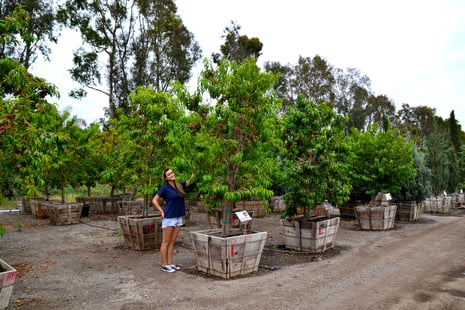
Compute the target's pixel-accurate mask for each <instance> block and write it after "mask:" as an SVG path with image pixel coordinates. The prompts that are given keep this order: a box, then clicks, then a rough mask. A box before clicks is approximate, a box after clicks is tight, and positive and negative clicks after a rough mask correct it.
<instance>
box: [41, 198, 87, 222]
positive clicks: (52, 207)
mask: <svg viewBox="0 0 465 310" xmlns="http://www.w3.org/2000/svg"><path fill="white" fill-rule="evenodd" d="M82 206H83V204H82V203H68V204H53V203H51V204H48V206H47V212H48V216H49V217H50V224H52V225H71V224H79V223H80V219H81V212H82Z"/></svg>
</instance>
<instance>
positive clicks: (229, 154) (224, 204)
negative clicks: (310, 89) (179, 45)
mask: <svg viewBox="0 0 465 310" xmlns="http://www.w3.org/2000/svg"><path fill="white" fill-rule="evenodd" d="M204 65H205V67H204V70H203V72H202V75H201V79H200V81H199V93H200V94H204V92H208V95H209V97H210V98H211V99H212V100H215V102H214V104H213V105H210V106H212V108H211V109H209V111H208V113H203V115H204V118H203V120H202V126H201V128H200V129H198V132H197V138H196V139H197V140H196V141H197V147H201V148H202V152H197V154H198V155H199V156H205V155H206V154H208V155H209V158H204V157H202V159H203V161H204V163H203V165H205V163H206V162H207V163H208V166H209V168H208V170H205V172H206V173H205V174H204V175H203V178H202V179H201V180H199V181H198V184H197V186H198V187H199V190H200V192H201V195H202V196H203V197H204V199H203V202H204V203H205V204H206V205H208V207H209V208H210V209H213V208H221V209H222V211H223V212H222V223H221V224H222V225H221V228H217V229H210V230H204V231H194V232H192V233H191V240H192V245H193V248H194V251H195V254H196V258H197V268H198V269H199V270H200V271H203V272H205V273H208V274H211V275H215V276H219V277H222V278H231V277H234V276H238V275H244V274H249V273H252V272H255V271H257V270H258V265H259V262H260V258H261V253H262V250H263V247H264V244H265V241H266V235H267V232H254V231H241V230H235V229H232V215H233V214H232V212H233V209H234V203H235V202H237V201H240V200H244V199H250V198H258V199H263V200H266V199H269V198H271V197H272V195H273V192H272V191H271V190H270V189H269V188H270V187H271V184H272V182H271V176H272V174H273V171H274V170H275V169H276V165H277V162H276V158H277V156H276V155H277V154H276V149H279V148H280V139H279V135H278V133H279V132H278V130H277V129H279V126H277V125H278V121H277V110H278V108H279V100H278V98H277V97H276V96H275V95H274V94H273V93H272V92H271V90H272V88H273V86H274V84H275V82H276V79H277V77H276V76H274V75H273V74H270V73H265V72H261V71H260V69H259V67H258V66H257V65H256V63H255V60H254V59H252V58H250V59H247V60H245V61H244V62H242V63H240V64H238V63H236V62H234V61H229V60H227V59H223V60H222V61H221V63H219V64H218V65H217V66H216V67H215V66H214V64H213V63H212V62H211V61H208V60H205V62H204ZM197 96H200V97H202V95H197ZM207 106H208V105H206V106H204V107H203V108H204V109H205V107H207ZM201 108H202V107H200V108H198V109H201ZM193 130H196V129H193ZM194 156H195V155H194ZM205 161H206V162H205Z"/></svg>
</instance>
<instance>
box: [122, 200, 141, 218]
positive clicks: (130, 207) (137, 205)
mask: <svg viewBox="0 0 465 310" xmlns="http://www.w3.org/2000/svg"><path fill="white" fill-rule="evenodd" d="M117 204H118V207H119V215H142V214H143V212H144V202H143V201H141V200H120V201H118V202H117Z"/></svg>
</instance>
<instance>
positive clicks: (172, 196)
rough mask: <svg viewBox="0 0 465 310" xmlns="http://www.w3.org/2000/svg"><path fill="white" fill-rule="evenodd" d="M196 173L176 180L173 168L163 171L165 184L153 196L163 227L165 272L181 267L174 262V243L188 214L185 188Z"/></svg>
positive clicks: (162, 246) (162, 256) (163, 269)
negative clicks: (183, 218)
mask: <svg viewBox="0 0 465 310" xmlns="http://www.w3.org/2000/svg"><path fill="white" fill-rule="evenodd" d="M194 177H195V174H192V176H191V178H190V179H189V180H187V181H186V182H181V183H178V182H176V175H175V174H174V172H173V171H172V170H171V169H165V170H164V171H163V180H164V181H165V184H163V186H162V187H160V189H159V190H158V193H157V194H156V195H155V197H153V199H152V203H153V205H154V206H155V208H156V209H157V210H158V211H160V213H161V218H162V224H161V227H162V229H163V240H162V243H161V247H160V254H161V270H162V271H165V272H175V271H178V270H180V269H181V268H180V267H179V266H177V265H175V264H173V263H172V261H171V260H172V258H173V252H174V243H175V242H176V238H177V237H178V234H179V231H180V229H181V226H182V217H183V216H184V215H185V214H186V207H185V202H184V195H185V192H184V190H185V189H186V188H187V187H188V186H189V185H191V184H192V181H191V180H192V179H193V178H194ZM160 198H163V200H164V202H165V205H164V208H161V207H160Z"/></svg>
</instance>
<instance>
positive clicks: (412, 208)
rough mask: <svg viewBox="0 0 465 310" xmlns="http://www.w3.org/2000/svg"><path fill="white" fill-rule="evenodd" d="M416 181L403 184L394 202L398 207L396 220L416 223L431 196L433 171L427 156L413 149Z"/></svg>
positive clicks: (415, 148)
mask: <svg viewBox="0 0 465 310" xmlns="http://www.w3.org/2000/svg"><path fill="white" fill-rule="evenodd" d="M412 154H413V159H414V161H415V162H414V167H415V170H416V172H417V174H416V176H415V179H413V180H411V181H410V182H402V184H401V189H400V191H399V193H398V194H396V195H394V197H393V200H394V201H395V202H396V205H397V212H396V219H398V220H399V221H416V220H419V219H420V217H421V212H422V209H423V202H424V201H425V199H426V198H427V197H430V196H431V191H432V188H431V170H430V169H429V168H428V167H427V166H426V161H425V154H424V153H422V152H421V151H420V150H418V148H417V147H413V153H412Z"/></svg>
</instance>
